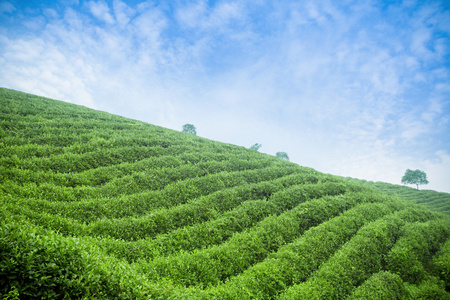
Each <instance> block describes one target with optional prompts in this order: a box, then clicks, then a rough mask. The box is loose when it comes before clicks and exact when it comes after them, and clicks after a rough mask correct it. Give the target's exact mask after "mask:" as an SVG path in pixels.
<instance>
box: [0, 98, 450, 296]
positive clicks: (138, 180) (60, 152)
mask: <svg viewBox="0 0 450 300" xmlns="http://www.w3.org/2000/svg"><path fill="white" fill-rule="evenodd" d="M0 114H1V117H0V125H1V130H0V138H1V141H0V161H1V163H0V198H1V209H0V256H1V261H0V296H2V299H3V298H6V299H81V298H84V299H346V298H348V299H450V217H449V216H448V213H449V210H448V201H449V200H448V194H445V193H439V194H437V196H435V195H434V194H433V197H434V198H432V199H433V200H430V201H428V200H427V201H425V200H423V199H425V198H424V197H423V198H422V196H420V197H418V195H419V194H417V193H411V195H410V196H408V197H409V198H408V197H406V196H404V195H403V194H402V195H399V193H398V192H397V191H394V192H389V191H387V189H382V190H383V191H386V192H388V194H386V193H383V192H381V191H380V190H379V189H378V188H376V187H375V188H373V187H371V186H370V185H367V184H361V183H360V182H354V181H356V180H348V179H343V178H340V177H337V176H332V175H326V174H322V173H320V172H317V171H315V170H313V169H311V168H306V167H301V166H298V165H296V164H294V163H290V162H288V161H285V160H281V159H278V158H276V157H274V156H270V155H266V154H262V153H259V152H257V151H254V150H249V149H245V148H243V147H238V146H234V145H230V144H224V143H220V142H215V141H211V140H207V139H204V138H201V137H197V136H195V135H192V134H186V133H181V132H177V131H173V130H168V129H165V128H161V127H157V126H153V125H150V124H147V123H144V122H139V121H135V120H130V119H127V118H123V117H119V116H115V115H111V114H108V113H105V112H100V111H95V110H92V109H88V108H85V107H81V106H77V105H73V104H69V103H65V102H61V101H56V100H51V99H47V98H43V97H38V96H34V95H29V94H25V93H21V92H17V91H13V90H9V89H0ZM415 197H418V198H417V200H414V199H416V198H415ZM416 203H417V204H416ZM419 203H420V204H424V205H419ZM438 203H439V204H438ZM439 207H442V208H443V209H442V212H439V211H436V210H439ZM430 208H432V209H434V210H431V209H430Z"/></svg>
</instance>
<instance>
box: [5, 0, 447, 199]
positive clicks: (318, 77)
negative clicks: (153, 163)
mask: <svg viewBox="0 0 450 300" xmlns="http://www.w3.org/2000/svg"><path fill="white" fill-rule="evenodd" d="M449 37H450V2H448V1H447V0H442V1H432V0H430V1H412V0H411V1H375V0H373V1H371V0H360V1H351V0H342V1H332V0H323V1H309V0H302V1H298V0H296V1H289V0H284V1H262V0H249V1H246V0H240V1H231V0H230V1H181V0H174V1H141V0H129V1H123V0H112V1H109V0H108V1H106V0H100V1H95V0H94V1H83V0H60V1H42V0H41V1H38V0H26V1H25V0H7V1H4V0H0V86H1V87H6V88H12V89H16V90H20V91H24V92H28V93H33V94H37V95H41V96H46V97H50V98H53V99H58V100H63V101H67V102H71V103H75V104H80V105H84V106H87V107H90V108H94V109H98V110H102V111H106V112H110V113H113V114H117V115H121V116H125V117H129V118H132V119H137V120H142V121H145V122H148V123H151V124H154V125H158V126H163V127H166V128H170V129H174V130H179V131H181V129H182V126H183V125H184V124H193V125H194V126H195V127H196V128H197V135H198V136H201V137H205V138H208V139H212V140H215V141H220V142H225V143H231V144H235V145H239V146H244V147H246V148H249V147H250V146H251V145H253V144H255V143H260V144H261V145H262V147H261V148H260V150H259V151H260V152H263V153H267V154H270V155H275V154H276V152H278V151H282V152H286V153H287V154H288V156H289V158H290V161H292V162H294V163H297V164H299V165H301V166H306V167H311V168H314V169H316V170H318V171H320V172H324V173H330V174H334V175H340V176H345V177H347V176H348V177H354V178H359V179H365V180H370V181H384V182H389V183H394V184H401V178H402V176H403V175H404V174H405V171H406V169H412V170H415V169H420V170H422V171H425V172H426V173H427V175H428V180H429V182H430V183H429V184H428V185H426V186H421V188H423V189H433V190H437V191H442V192H450V38H449Z"/></svg>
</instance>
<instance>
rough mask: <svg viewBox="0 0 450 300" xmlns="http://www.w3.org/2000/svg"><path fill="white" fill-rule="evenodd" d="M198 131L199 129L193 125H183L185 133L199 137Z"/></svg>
mask: <svg viewBox="0 0 450 300" xmlns="http://www.w3.org/2000/svg"><path fill="white" fill-rule="evenodd" d="M196 129H197V128H195V126H194V125H192V124H184V125H183V132H186V133H190V134H193V135H197V130H196Z"/></svg>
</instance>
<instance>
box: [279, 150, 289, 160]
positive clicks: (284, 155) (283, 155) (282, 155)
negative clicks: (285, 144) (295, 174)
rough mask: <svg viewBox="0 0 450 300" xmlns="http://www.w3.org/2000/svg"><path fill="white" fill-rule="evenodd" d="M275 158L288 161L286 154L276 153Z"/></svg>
mask: <svg viewBox="0 0 450 300" xmlns="http://www.w3.org/2000/svg"><path fill="white" fill-rule="evenodd" d="M277 157H278V158H281V159H284V160H289V156H288V155H287V153H286V152H277Z"/></svg>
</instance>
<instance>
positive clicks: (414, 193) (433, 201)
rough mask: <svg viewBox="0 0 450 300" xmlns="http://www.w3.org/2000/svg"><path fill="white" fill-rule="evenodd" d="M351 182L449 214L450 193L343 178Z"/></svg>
mask: <svg viewBox="0 0 450 300" xmlns="http://www.w3.org/2000/svg"><path fill="white" fill-rule="evenodd" d="M345 180H347V181H349V182H352V183H359V184H362V185H365V186H368V187H371V188H374V189H376V190H379V191H382V192H383V193H386V194H388V195H391V196H394V197H398V198H401V199H403V200H406V201H408V202H412V203H416V204H420V205H423V206H425V207H427V208H429V209H431V210H434V211H439V212H442V213H445V214H447V215H450V194H448V193H441V192H436V191H432V190H417V189H415V188H412V187H407V186H403V185H395V184H390V183H385V182H373V181H366V180H362V179H355V178H350V177H348V178H345Z"/></svg>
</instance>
